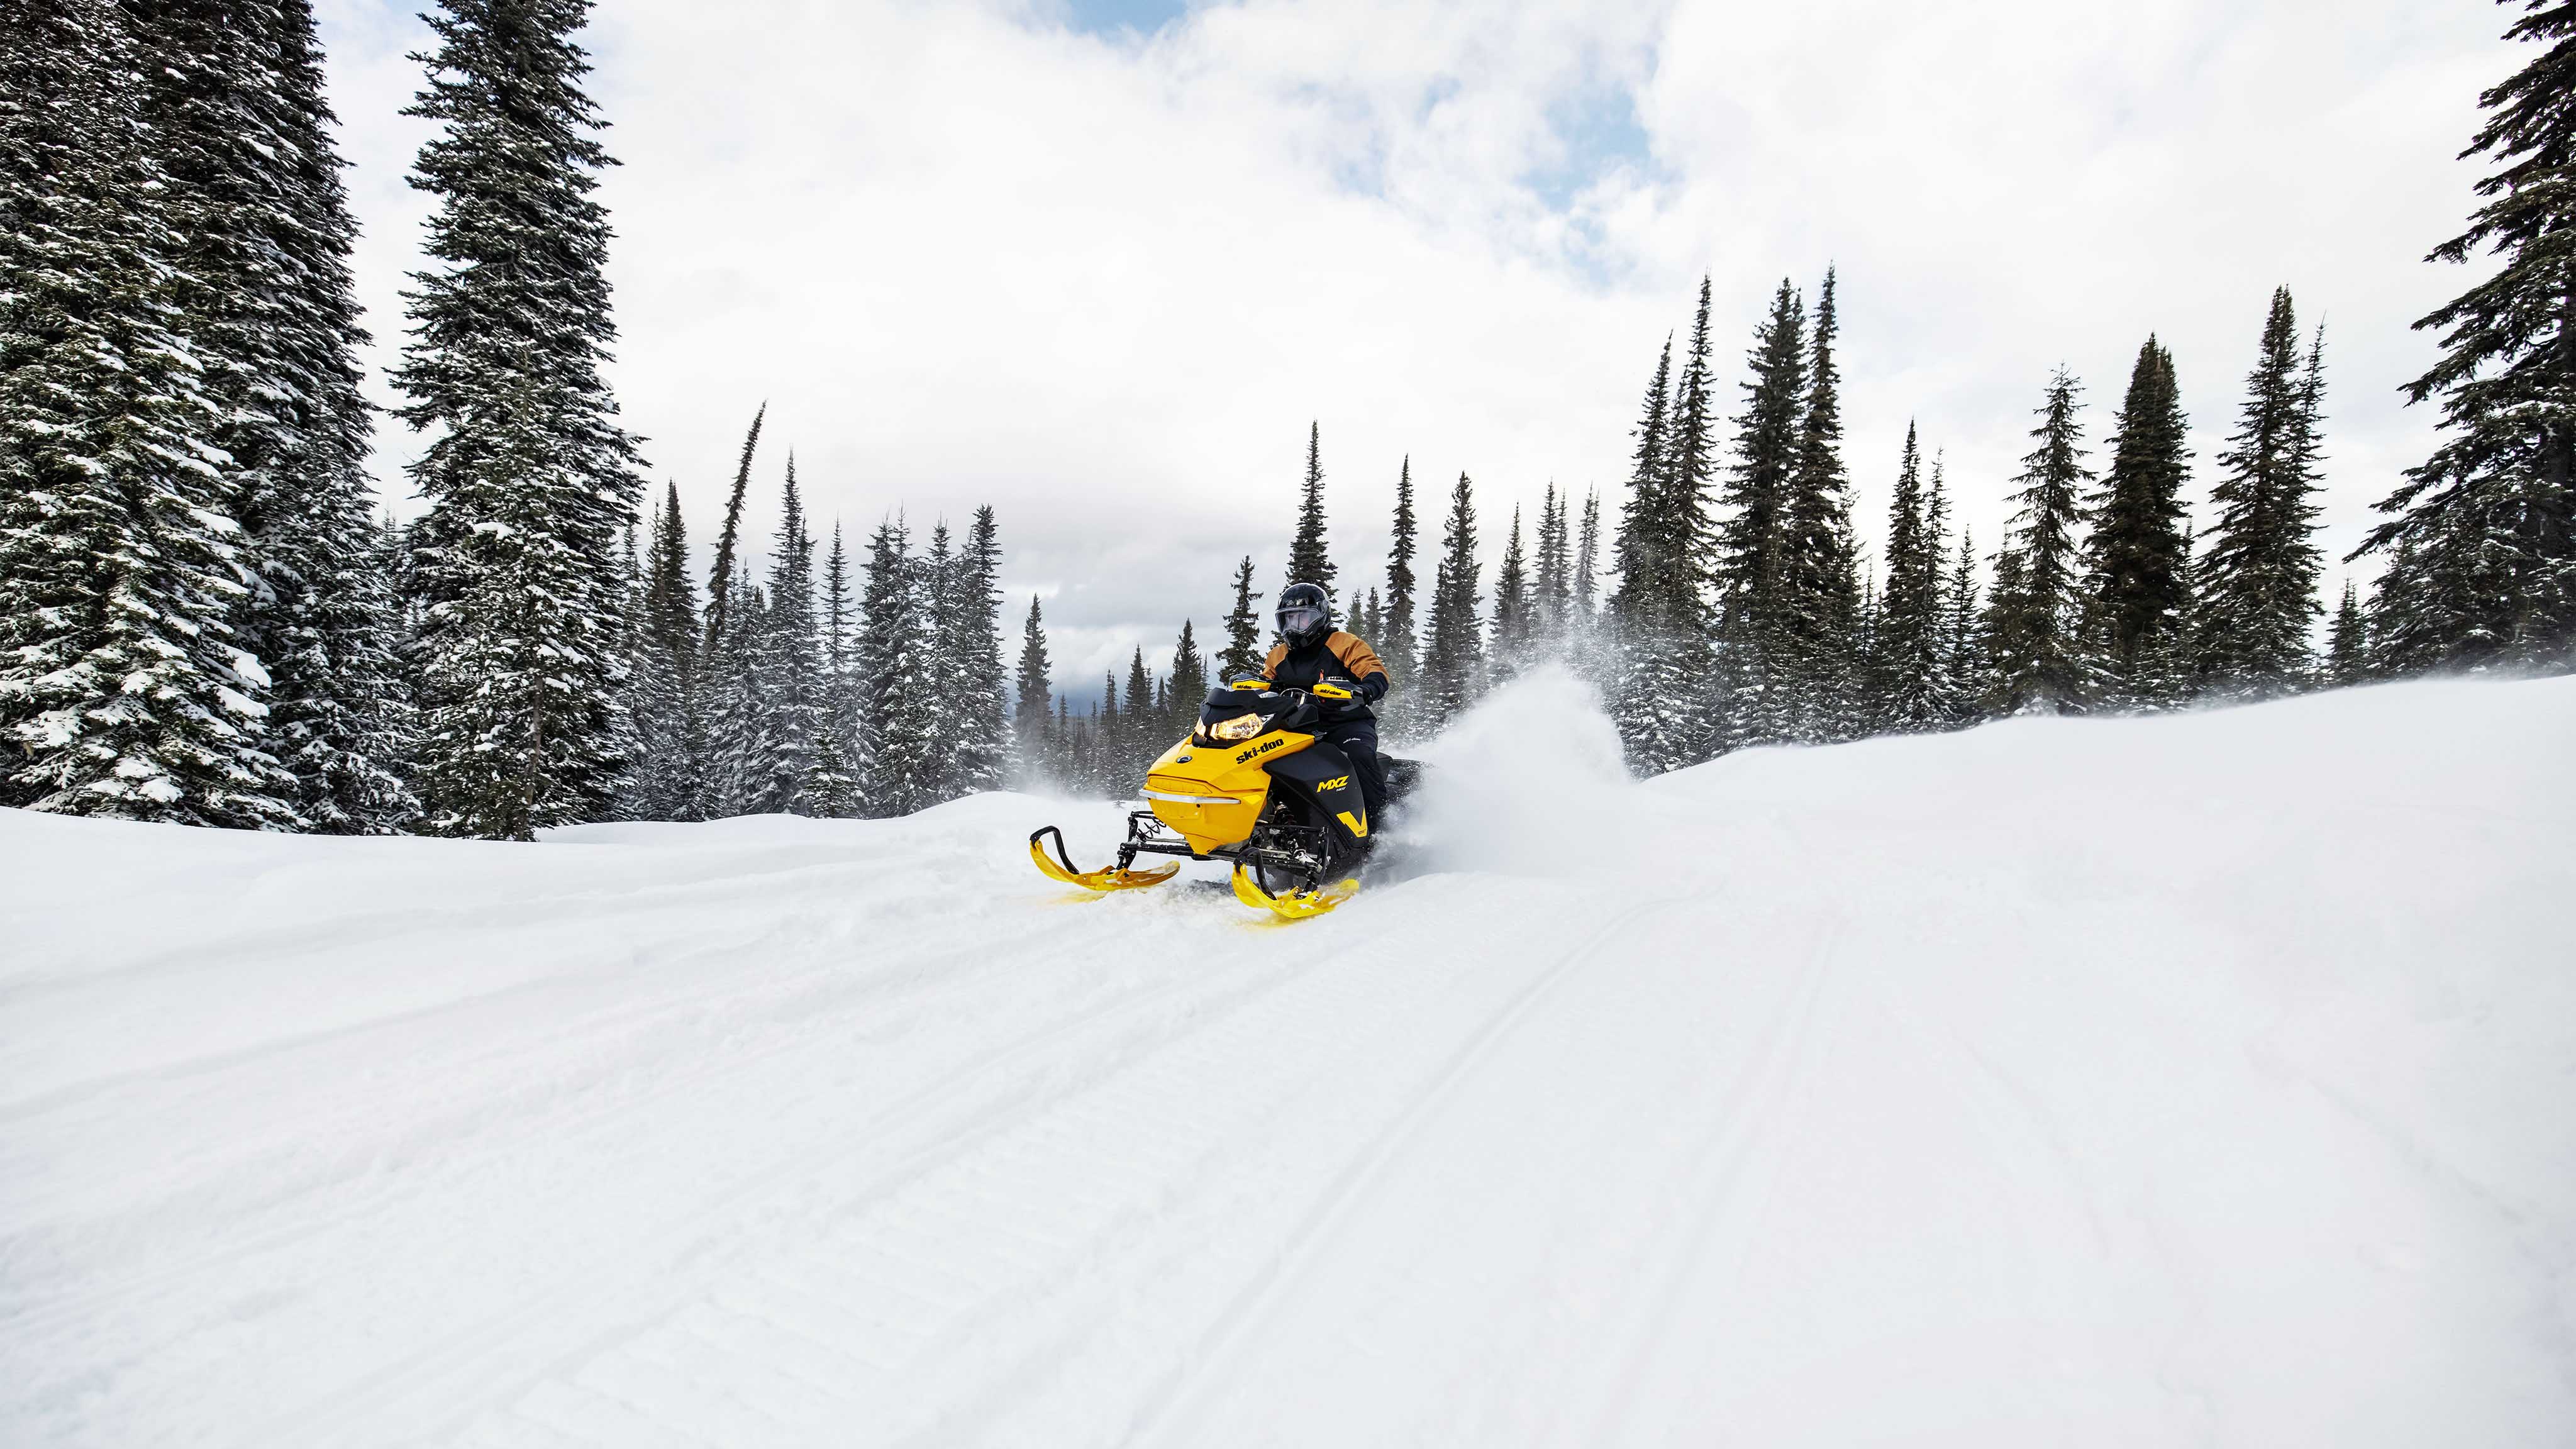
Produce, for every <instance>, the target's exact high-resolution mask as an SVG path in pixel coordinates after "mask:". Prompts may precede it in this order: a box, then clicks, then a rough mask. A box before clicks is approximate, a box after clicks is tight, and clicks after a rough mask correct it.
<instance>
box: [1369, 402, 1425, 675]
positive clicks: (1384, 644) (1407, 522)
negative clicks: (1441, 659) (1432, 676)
mask: <svg viewBox="0 0 2576 1449" xmlns="http://www.w3.org/2000/svg"><path fill="white" fill-rule="evenodd" d="M1418 529H1419V525H1418V524H1417V523H1416V521H1415V519H1414V516H1413V455H1412V454H1410V453H1408V454H1406V455H1405V458H1404V466H1403V467H1402V468H1401V469H1399V470H1398V471H1397V473H1396V475H1395V537H1394V541H1393V543H1392V544H1390V545H1389V547H1388V549H1387V555H1386V618H1385V620H1384V621H1383V622H1382V623H1381V624H1380V625H1379V631H1380V632H1379V633H1378V635H1377V636H1376V637H1373V638H1371V639H1370V640H1369V645H1370V647H1372V648H1374V649H1376V650H1377V652H1378V657H1379V658H1380V659H1381V660H1383V661H1384V662H1385V664H1386V670H1387V674H1388V676H1389V678H1390V679H1391V680H1392V681H1393V683H1394V684H1395V686H1396V687H1398V688H1402V687H1404V686H1407V685H1410V684H1411V683H1412V682H1413V677H1414V675H1415V674H1417V673H1419V672H1420V671H1421V667H1422V652H1421V643H1420V638H1419V636H1418V635H1417V634H1416V633H1415V631H1414V611H1413V592H1414V588H1415V584H1416V581H1415V579H1414V576H1413V558H1414V552H1415V549H1416V547H1417V544H1416V536H1417V533H1418Z"/></svg>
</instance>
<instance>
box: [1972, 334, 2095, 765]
mask: <svg viewBox="0 0 2576 1449" xmlns="http://www.w3.org/2000/svg"><path fill="white" fill-rule="evenodd" d="M2077 390H2078V384H2077V383H2076V381H2075V378H2074V376H2073V375H2072V374H2071V373H2069V372H2067V370H2066V369H2065V368H2062V367H2061V368H2059V369H2058V370H2057V371H2056V372H2055V373H2054V374H2053V375H2052V376H2051V377H2050V378H2049V381H2048V391H2047V394H2046V395H2045V396H2044V397H2043V398H2042V399H2041V402H2040V405H2039V408H2038V413H2039V425H2038V426H2037V427H2034V428H2032V429H2031V433H2030V436H2031V440H2032V444H2033V446H2032V448H2031V451H2030V452H2029V454H2028V455H2026V456H2025V457H2023V459H2022V472H2021V476H2020V477H2018V478H2016V479H2014V480H2013V481H2014V482H2016V483H2018V484H2020V485H2021V492H2020V494H2019V501H2020V504H2021V509H2020V511H2019V512H2018V513H2016V514H2015V515H2014V517H2013V533H2012V538H2011V541H2010V543H2009V544H2007V546H2006V548H2005V550H2004V559H2005V562H2006V564H2007V565H2009V567H1999V571H1998V572H1997V574H1996V577H1995V592H1994V603H1993V605H1992V608H1991V611H1990V612H1991V613H1992V614H1993V616H1994V618H1995V620H1996V626H1995V630H1994V635H1995V640H1996V656H1997V657H1996V661H1995V662H1996V672H1997V675H1998V687H1999V689H2000V691H2001V704H2000V707H2001V709H2002V711H2003V712H2004V713H2006V714H2063V713H2076V712H2081V711H2082V710H2084V709H2085V708H2087V707H2088V706H2089V705H2090V704H2091V703H2092V701H2093V698H2094V695H2095V693H2096V692H2097V689H2098V685H2099V671H2098V669H2097V668H2096V667H2095V665H2094V663H2093V661H2092V659H2091V656H2090V653H2089V651H2088V650H2087V648H2086V640H2085V638H2084V632H2083V601H2082V599H2081V597H2080V584H2079V579H2078V575H2077V570H2076V565H2077V546H2076V538H2075V533H2076V529H2077V528H2078V526H2079V525H2080V523H2081V521H2082V517H2083V509H2082V499H2083V496H2084V485H2085V484H2087V483H2089V482H2091V481H2092V477H2093V475H2092V474H2091V473H2090V472H2088V471H2087V470H2086V469H2085V467H2084V431H2083V425H2082V424H2081V423H2079V422H2078V421H2077V420H2076V417H2075V414H2076V413H2077V412H2078V411H2079V410H2081V409H2082V407H2083V404H2082V403H2080V402H2078V401H2076V397H2075V394H2076V392H2077Z"/></svg>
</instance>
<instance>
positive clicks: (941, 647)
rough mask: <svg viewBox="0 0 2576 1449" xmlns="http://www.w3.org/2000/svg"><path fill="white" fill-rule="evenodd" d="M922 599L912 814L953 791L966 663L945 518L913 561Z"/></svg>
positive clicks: (961, 605) (952, 546) (952, 551)
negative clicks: (921, 739)
mask: <svg viewBox="0 0 2576 1449" xmlns="http://www.w3.org/2000/svg"><path fill="white" fill-rule="evenodd" d="M913 567H914V570H915V573H916V576H917V578H918V580H919V585H918V587H919V591H920V592H919V597H920V600H921V628H922V630H923V638H922V640H921V647H922V651H923V653H922V658H923V660H924V661H925V667H926V668H927V669H928V671H929V681H930V685H929V688H928V689H926V690H924V691H923V698H924V700H925V702H926V704H927V706H928V715H927V719H928V728H929V743H928V744H926V745H925V746H924V747H923V749H922V755H921V763H920V765H919V766H918V767H917V772H916V773H917V778H916V781H915V788H914V798H915V803H914V805H913V808H914V809H915V810H921V809H926V808H928V807H929V806H932V805H936V804H938V803H940V802H941V801H943V800H953V799H955V798H957V795H958V793H959V791H958V789H957V763H958V758H957V746H958V737H957V723H958V707H959V701H960V700H961V699H962V698H963V696H964V693H965V689H966V662H965V660H963V659H962V658H960V657H959V656H958V652H957V648H956V646H957V643H958V631H957V630H956V628H955V627H954V625H953V624H952V622H951V621H952V620H954V619H955V618H956V616H957V615H958V614H959V613H960V612H962V611H963V610H964V608H965V603H964V601H963V600H962V599H961V598H960V597H959V583H960V580H959V578H958V571H957V550H956V545H955V543H954V540H953V537H952V535H951V534H950V533H949V531H948V520H946V519H944V518H943V519H941V520H939V521H938V522H937V523H935V524H933V525H931V529H930V550H929V552H928V553H926V554H924V555H923V556H922V557H921V558H920V559H918V560H916V561H915V563H914V566H913Z"/></svg>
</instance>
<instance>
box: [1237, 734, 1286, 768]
mask: <svg viewBox="0 0 2576 1449" xmlns="http://www.w3.org/2000/svg"><path fill="white" fill-rule="evenodd" d="M1286 743H1288V742H1287V741H1286V740H1284V739H1281V740H1265V741H1263V742H1262V743H1260V744H1257V745H1254V746H1253V747H1252V748H1251V749H1248V750H1246V751H1244V752H1243V753H1242V754H1239V755H1237V756H1235V757H1234V762H1235V763H1236V764H1238V765H1240V764H1242V763H1243V762H1244V761H1246V760H1249V759H1251V758H1252V757H1253V756H1255V755H1266V754H1269V753H1270V752H1271V751H1272V750H1275V749H1277V748H1279V747H1280V746H1281V745H1284V744H1286Z"/></svg>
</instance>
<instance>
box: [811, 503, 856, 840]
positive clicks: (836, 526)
mask: <svg viewBox="0 0 2576 1449" xmlns="http://www.w3.org/2000/svg"><path fill="white" fill-rule="evenodd" d="M857 611H858V599H857V596H856V595H855V594H854V593H853V592H852V590H851V585H850V559H849V553H848V551H847V550H846V549H845V548H844V547H843V546H842V542H841V525H840V522H839V521H838V520H837V519H836V520H834V521H833V524H832V551H831V552H830V553H829V554H827V555H825V556H824V559H823V602H822V610H821V612H820V613H819V614H818V615H817V616H816V626H817V627H818V628H819V629H820V630H821V634H822V654H821V665H822V671H823V724H822V728H821V729H820V730H818V731H817V732H816V733H817V738H822V737H825V736H828V737H829V738H830V741H831V745H832V748H831V757H832V762H833V764H834V766H835V767H836V768H837V769H838V770H839V771H840V772H841V774H843V775H845V776H847V780H846V782H843V783H836V784H833V785H832V786H831V790H832V793H831V794H830V795H829V796H828V797H826V796H820V795H818V796H814V797H813V813H814V814H816V815H818V816H819V815H825V814H829V815H832V816H836V817H837V816H847V815H852V814H856V813H857V811H858V809H859V804H860V798H859V763H858V762H859V753H858V691H857V688H856V685H855V683H854V681H853V680H852V679H851V677H850V670H851V665H852V659H851V654H852V651H853V650H854V649H856V648H857V646H858V638H857V636H856V633H855V630H854V625H855V622H856V615H857ZM818 751H819V746H818ZM821 760H822V757H821V755H820V753H819V752H818V754H817V756H816V761H817V763H816V765H815V769H816V772H817V774H816V778H820V775H821V772H822V769H823V765H822V763H821ZM827 798H828V802H829V804H830V805H831V806H832V807H833V808H831V809H829V810H826V808H825V801H826V799H827Z"/></svg>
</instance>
